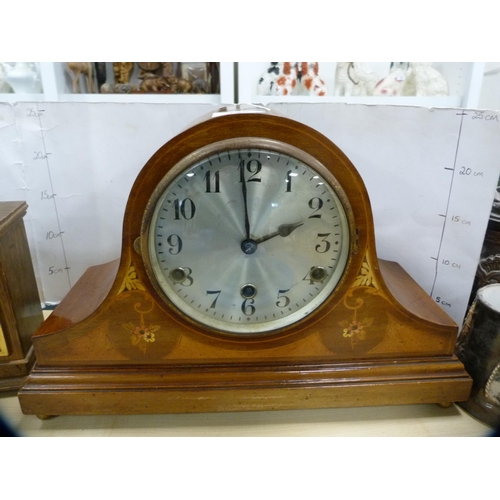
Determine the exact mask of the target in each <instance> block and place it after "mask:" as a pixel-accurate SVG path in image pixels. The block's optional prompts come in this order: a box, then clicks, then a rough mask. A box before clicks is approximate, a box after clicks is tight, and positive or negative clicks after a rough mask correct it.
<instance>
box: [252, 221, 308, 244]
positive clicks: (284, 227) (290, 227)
mask: <svg viewBox="0 0 500 500" xmlns="http://www.w3.org/2000/svg"><path fill="white" fill-rule="evenodd" d="M303 224H304V223H303V222H294V223H292V224H281V226H279V227H278V230H277V231H274V233H270V234H267V235H266V236H262V237H261V238H258V239H256V240H254V241H255V243H262V242H263V241H267V240H270V239H271V238H274V237H275V236H281V237H282V238H286V237H287V236H289V235H290V234H291V232H292V231H294V230H295V229H297V228H298V227H299V226H302V225H303Z"/></svg>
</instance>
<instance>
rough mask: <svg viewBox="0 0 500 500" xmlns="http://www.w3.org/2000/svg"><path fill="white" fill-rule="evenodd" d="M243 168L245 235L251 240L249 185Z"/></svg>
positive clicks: (242, 189) (242, 186)
mask: <svg viewBox="0 0 500 500" xmlns="http://www.w3.org/2000/svg"><path fill="white" fill-rule="evenodd" d="M240 168H241V192H242V193H243V205H244V207H245V235H246V239H247V240H250V221H249V220H248V203H247V183H246V181H245V171H244V170H243V167H240Z"/></svg>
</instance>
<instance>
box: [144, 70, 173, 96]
mask: <svg viewBox="0 0 500 500" xmlns="http://www.w3.org/2000/svg"><path fill="white" fill-rule="evenodd" d="M139 79H141V80H142V82H141V84H140V85H139V90H140V91H141V92H166V91H168V90H169V85H168V83H167V80H166V79H165V78H164V77H163V76H157V75H155V74H154V73H144V74H143V75H141V76H139Z"/></svg>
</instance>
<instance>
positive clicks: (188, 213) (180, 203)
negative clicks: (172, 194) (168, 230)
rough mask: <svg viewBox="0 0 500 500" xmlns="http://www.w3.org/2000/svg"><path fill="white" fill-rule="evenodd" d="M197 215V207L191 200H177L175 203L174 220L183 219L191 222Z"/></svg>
mask: <svg viewBox="0 0 500 500" xmlns="http://www.w3.org/2000/svg"><path fill="white" fill-rule="evenodd" d="M195 213H196V206H195V204H194V202H193V200H192V199H191V198H186V199H184V200H179V199H176V200H175V201H174V220H180V219H181V217H182V218H183V219H186V220H191V219H192V218H193V217H194V214H195Z"/></svg>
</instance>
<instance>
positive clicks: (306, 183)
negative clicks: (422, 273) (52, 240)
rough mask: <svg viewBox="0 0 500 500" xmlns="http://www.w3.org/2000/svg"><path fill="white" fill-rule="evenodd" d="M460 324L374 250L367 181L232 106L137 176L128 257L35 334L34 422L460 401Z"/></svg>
mask: <svg viewBox="0 0 500 500" xmlns="http://www.w3.org/2000/svg"><path fill="white" fill-rule="evenodd" d="M456 335H457V326H456V325H455V324H454V323H453V321H452V320H451V319H450V318H449V317H448V316H447V315H446V314H445V313H444V312H443V311H442V310H441V309H440V308H439V306H438V305H436V304H435V303H434V302H433V301H432V299H430V298H429V297H428V296H427V295H426V294H425V292H424V291H423V290H422V289H421V288H420V287H419V286H418V285H417V284H416V283H415V282H414V281H413V280H412V279H411V278H410V277H409V276H408V275H407V274H406V273H405V272H404V271H403V269H402V268H401V267H400V266H399V265H398V264H396V263H393V262H386V261H383V260H380V259H378V258H377V256H376V252H375V240H374V230H373V220H372V213H371V208H370V203H369V199H368V195H367V192H366V189H365V186H364V184H363V182H362V180H361V178H360V176H359V174H358V172H357V171H356V169H355V167H354V166H353V165H352V164H351V162H350V161H349V160H348V158H347V157H346V156H345V155H344V154H343V153H342V151H341V150H340V149H339V148H338V147H336V146H335V144H333V143H332V142H331V141H330V140H328V139H327V138H326V137H324V136H323V135H322V134H320V133H318V132H317V131H315V130H313V129H312V128H310V127H307V126H305V125H303V124H301V123H298V122H296V121H292V120H290V119H287V118H283V117H279V116H274V115H272V114H266V113H260V112H252V113H228V114H225V115H223V116H217V117H214V118H211V119H209V120H206V121H204V122H202V123H200V124H197V125H195V126H194V127H192V128H190V129H188V130H187V131H185V132H183V133H181V134H180V135H178V136H177V137H175V138H173V139H172V140H170V141H169V142H168V143H166V144H165V145H164V146H163V147H161V148H160V149H159V151H157V152H156V153H155V154H154V155H153V157H152V158H151V159H150V160H149V161H148V162H147V164H146V165H145V166H144V167H143V169H142V170H141V172H140V173H139V175H138V177H137V179H136V181H135V183H134V185H133V188H132V191H131V193H130V196H129V199H128V203H127V207H126V211H125V218H124V225H123V241H122V252H121V257H120V258H119V259H118V260H117V261H115V262H110V263H107V264H103V265H101V266H95V267H92V268H90V269H88V270H87V272H86V273H85V274H84V275H83V277H82V278H81V280H80V281H79V282H78V283H77V284H76V285H75V286H74V287H73V289H72V290H71V291H70V292H69V294H68V295H67V296H66V297H65V299H64V300H63V301H62V302H61V303H60V305H59V306H58V307H57V308H56V310H55V311H54V313H53V314H52V315H51V316H50V317H49V318H48V319H47V320H46V321H45V323H44V324H43V325H42V326H41V328H40V329H39V330H38V331H37V333H36V334H35V336H34V338H33V344H34V347H35V352H36V356H37V364H36V366H35V368H34V369H33V371H32V373H31V375H30V377H29V379H28V381H27V383H26V384H25V385H24V387H23V388H22V390H21V391H20V393H19V398H20V402H21V406H22V409H23V412H25V413H27V414H35V415H38V416H40V417H43V416H49V415H60V414H106V413H182V412H210V411H242V410H271V409H289V408H324V407H336V406H360V405H381V404H405V403H429V402H435V403H440V404H449V403H451V402H455V401H461V400H466V399H467V397H468V395H469V391H470V387H471V379H470V377H469V376H468V374H467V373H466V371H465V370H464V367H463V365H462V364H461V362H460V361H459V360H458V359H457V358H456V357H455V356H454V354H453V351H454V346H455V340H456Z"/></svg>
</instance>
